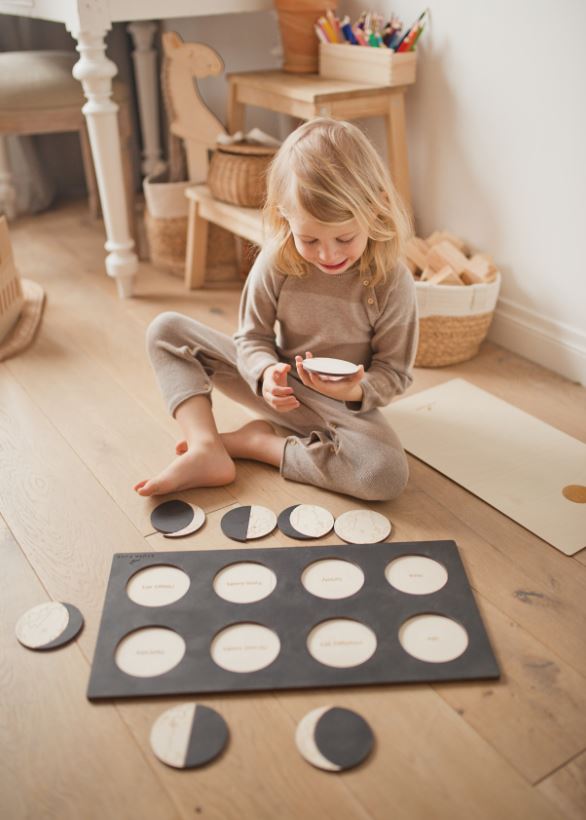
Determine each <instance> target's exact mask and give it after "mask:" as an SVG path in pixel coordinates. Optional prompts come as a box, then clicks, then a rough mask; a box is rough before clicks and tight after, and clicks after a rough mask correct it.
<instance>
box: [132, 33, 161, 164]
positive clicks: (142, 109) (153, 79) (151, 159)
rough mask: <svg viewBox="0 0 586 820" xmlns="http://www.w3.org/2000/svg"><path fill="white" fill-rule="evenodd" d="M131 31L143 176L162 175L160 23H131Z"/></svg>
mask: <svg viewBox="0 0 586 820" xmlns="http://www.w3.org/2000/svg"><path fill="white" fill-rule="evenodd" d="M127 29H128V31H129V32H130V34H131V35H132V41H133V43H134V48H135V51H133V52H132V59H133V61H134V75H135V79H136V90H137V92H138V113H139V116H140V130H141V132H142V145H143V148H142V156H143V162H142V172H143V174H158V173H159V172H160V171H162V170H163V169H164V168H165V163H164V162H163V161H162V159H161V141H160V136H159V94H158V87H159V82H158V75H157V52H156V51H155V49H154V48H153V40H154V37H155V33H156V31H157V24H156V23H152V22H148V21H144V22H137V23H130V25H128V26H127Z"/></svg>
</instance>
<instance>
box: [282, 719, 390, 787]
mask: <svg viewBox="0 0 586 820" xmlns="http://www.w3.org/2000/svg"><path fill="white" fill-rule="evenodd" d="M295 743H296V745H297V748H298V749H299V752H300V754H301V755H302V756H303V757H304V758H305V759H306V760H307V762H308V763H311V765H312V766H316V767H317V768H319V769H324V770H325V771H330V772H340V771H344V770H345V769H351V768H353V767H354V766H358V765H359V764H360V763H362V761H363V760H365V759H366V758H367V757H368V755H369V754H370V753H371V751H372V748H373V745H374V736H373V733H372V729H371V728H370V726H369V725H368V723H367V722H366V721H365V720H364V718H363V717H361V716H360V715H359V714H357V713H356V712H353V711H351V710H350V709H341V708H339V707H335V706H322V707H319V708H318V709H313V710H312V711H311V712H308V713H307V714H306V715H305V717H304V718H302V720H301V721H300V722H299V724H298V726H297V731H296V733H295Z"/></svg>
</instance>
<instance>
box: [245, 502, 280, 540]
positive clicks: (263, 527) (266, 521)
mask: <svg viewBox="0 0 586 820" xmlns="http://www.w3.org/2000/svg"><path fill="white" fill-rule="evenodd" d="M276 526H277V516H276V515H275V513H274V512H273V511H272V510H269V508H268V507H261V506H259V505H257V504H253V505H251V507H250V519H249V521H248V529H247V531H246V538H247V539H249V538H250V539H253V538H262V537H263V535H268V534H269V533H271V532H272V531H273V530H274V529H275V527H276Z"/></svg>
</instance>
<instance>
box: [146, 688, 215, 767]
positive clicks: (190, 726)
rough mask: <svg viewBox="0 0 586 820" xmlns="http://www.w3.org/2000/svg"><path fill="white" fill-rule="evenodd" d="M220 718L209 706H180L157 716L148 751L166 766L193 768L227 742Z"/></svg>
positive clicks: (207, 760)
mask: <svg viewBox="0 0 586 820" xmlns="http://www.w3.org/2000/svg"><path fill="white" fill-rule="evenodd" d="M228 737H229V733H228V727H227V726H226V721H225V720H224V718H223V717H222V716H221V715H219V714H218V712H216V711H215V709H210V707H209V706H201V705H199V704H195V703H182V704H180V705H179V706H174V707H173V708H172V709H168V710H167V711H166V712H163V714H162V715H159V717H158V718H157V720H156V721H155V723H154V724H153V728H152V729H151V737H150V742H151V748H152V750H153V752H154V753H155V755H156V756H157V757H158V758H159V760H161V761H162V762H163V763H166V764H167V766H173V767H174V768H176V769H194V768H196V767H197V766H205V764H206V763H209V762H210V761H211V760H214V758H216V757H218V755H220V754H221V753H222V751H223V750H224V748H225V746H226V743H227V742H228Z"/></svg>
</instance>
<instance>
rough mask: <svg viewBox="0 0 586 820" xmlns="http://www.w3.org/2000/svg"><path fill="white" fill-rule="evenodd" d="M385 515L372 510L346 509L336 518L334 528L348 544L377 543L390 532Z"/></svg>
mask: <svg viewBox="0 0 586 820" xmlns="http://www.w3.org/2000/svg"><path fill="white" fill-rule="evenodd" d="M391 529H392V524H391V522H390V521H389V519H388V518H387V517H386V515H382V514H381V513H378V512H374V511H373V510H348V512H345V513H342V515H339V516H338V517H337V518H336V522H335V524H334V530H335V532H336V535H338V536H339V537H340V538H341V539H342V540H343V541H347V542H348V543H349V544H378V543H379V542H380V541H384V540H385V538H388V537H389V535H390V534H391Z"/></svg>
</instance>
